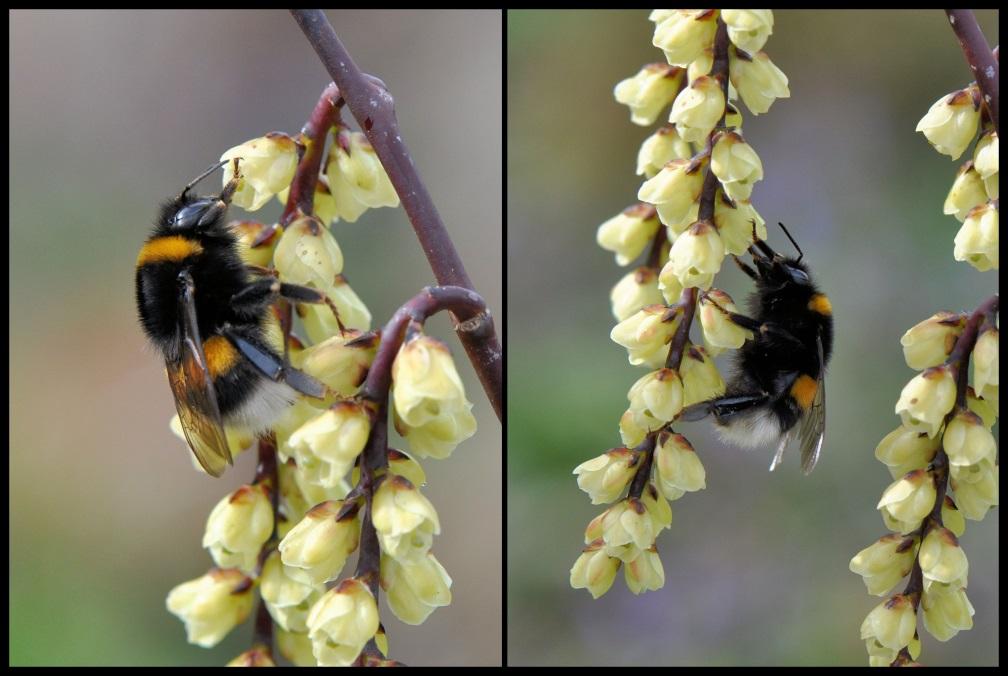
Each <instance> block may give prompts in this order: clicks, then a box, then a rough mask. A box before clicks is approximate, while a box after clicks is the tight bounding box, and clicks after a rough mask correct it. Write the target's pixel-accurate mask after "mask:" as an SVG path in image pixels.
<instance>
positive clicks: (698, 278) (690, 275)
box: [669, 221, 725, 289]
mask: <svg viewBox="0 0 1008 676" xmlns="http://www.w3.org/2000/svg"><path fill="white" fill-rule="evenodd" d="M724 257H725V249H724V244H722V243H721V237H720V236H719V235H718V232H717V228H715V227H714V226H713V224H711V223H710V221H697V222H696V223H694V224H693V225H691V226H690V227H689V229H688V230H686V232H684V233H683V234H682V235H680V236H679V237H678V238H677V239H676V241H675V243H673V244H672V249H671V250H670V251H669V265H671V266H672V274H673V275H675V277H676V279H678V280H679V283H680V284H682V286H683V287H684V288H689V287H693V286H695V287H698V288H701V289H707V288H709V287H710V285H711V284H712V283H713V282H714V276H715V275H716V274H717V273H718V272H719V271H720V270H721V262H722V261H723V260H724Z"/></svg>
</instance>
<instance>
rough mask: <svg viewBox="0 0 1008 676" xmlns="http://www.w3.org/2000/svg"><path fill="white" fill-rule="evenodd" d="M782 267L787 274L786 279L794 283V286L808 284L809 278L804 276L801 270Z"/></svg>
mask: <svg viewBox="0 0 1008 676" xmlns="http://www.w3.org/2000/svg"><path fill="white" fill-rule="evenodd" d="M783 267H784V272H786V273H787V275H788V277H790V278H791V281H792V282H795V283H796V284H808V283H809V276H808V274H806V272H805V271H804V270H802V269H801V268H795V267H792V266H790V265H785V266H783Z"/></svg>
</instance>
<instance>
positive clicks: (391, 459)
mask: <svg viewBox="0 0 1008 676" xmlns="http://www.w3.org/2000/svg"><path fill="white" fill-rule="evenodd" d="M388 463H389V471H390V472H392V473H393V474H398V475H399V476H401V477H406V478H407V479H409V482H410V483H411V484H413V485H414V486H416V487H418V488H419V487H420V486H423V485H425V484H426V483H427V475H426V473H424V470H423V467H421V466H420V463H419V462H417V461H416V460H414V459H413V458H411V457H410V456H409V454H408V453H403V452H402V451H397V450H395V449H394V448H390V449H389V453H388Z"/></svg>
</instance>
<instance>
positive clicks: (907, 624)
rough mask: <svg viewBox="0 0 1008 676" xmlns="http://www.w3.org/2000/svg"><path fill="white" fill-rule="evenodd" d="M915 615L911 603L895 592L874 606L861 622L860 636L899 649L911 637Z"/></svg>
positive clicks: (915, 619) (891, 648)
mask: <svg viewBox="0 0 1008 676" xmlns="http://www.w3.org/2000/svg"><path fill="white" fill-rule="evenodd" d="M916 626H917V615H916V613H915V612H914V607H913V603H911V601H910V599H909V598H907V597H906V596H903V595H902V594H897V595H896V596H893V597H892V598H890V599H889V600H887V601H883V602H882V603H880V604H878V605H877V606H875V608H874V609H873V610H872V611H871V612H870V613H868V617H866V618H865V620H864V622H862V623H861V638H862V639H875V640H877V641H878V642H879V643H880V644H881V645H883V646H885V647H886V648H889V649H890V650H900V649H902V648H904V647H906V646H907V645H909V643H910V641H911V640H912V639H913V636H914V631H915V629H916Z"/></svg>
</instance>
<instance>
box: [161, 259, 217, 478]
mask: <svg viewBox="0 0 1008 676" xmlns="http://www.w3.org/2000/svg"><path fill="white" fill-rule="evenodd" d="M183 274H185V273H183ZM184 281H185V283H184V285H183V288H182V291H181V293H180V295H179V312H180V314H179V316H180V328H181V335H182V355H181V358H180V359H179V361H178V362H174V361H169V362H167V363H166V364H165V366H166V370H167V371H168V383H169V384H170V385H171V390H172V394H174V395H175V408H176V409H178V414H179V421H180V422H181V423H182V431H183V432H185V437H186V440H187V441H188V442H189V448H191V449H192V452H193V455H195V456H196V459H197V460H198V461H199V464H200V465H202V467H203V469H205V470H206V472H207V474H209V475H211V476H215V477H216V476H220V475H221V474H223V473H224V469H225V467H226V466H227V465H230V464H233V462H232V460H231V449H230V448H229V447H228V442H227V436H225V434H224V423H223V422H222V420H221V414H220V408H219V407H218V406H217V394H216V392H215V390H214V385H213V380H212V379H211V378H210V372H209V371H208V370H207V366H206V355H205V354H204V353H203V343H202V341H201V340H200V337H199V328H198V325H197V322H196V304H195V300H194V286H193V282H192V278H191V277H189V276H188V275H187V274H186V277H185V280H184Z"/></svg>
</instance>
